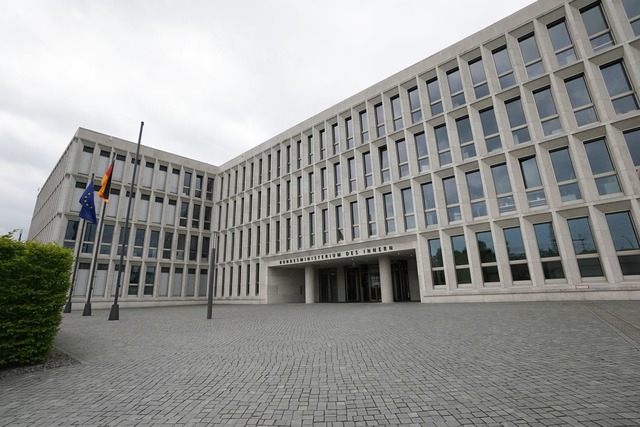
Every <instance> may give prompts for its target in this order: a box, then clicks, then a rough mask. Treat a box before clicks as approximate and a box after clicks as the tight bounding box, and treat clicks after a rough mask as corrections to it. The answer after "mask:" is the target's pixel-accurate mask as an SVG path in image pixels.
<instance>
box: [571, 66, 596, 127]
mask: <svg viewBox="0 0 640 427" xmlns="http://www.w3.org/2000/svg"><path fill="white" fill-rule="evenodd" d="M564 85H565V87H566V88H567V93H568V94H569V100H570V101H571V108H572V109H573V114H574V116H575V117H576V122H577V123H578V126H584V125H588V124H589V123H593V122H597V121H598V116H597V115H596V109H595V107H594V106H593V101H592V100H591V95H589V90H588V89H587V84H586V82H585V80H584V76H583V75H579V76H576V77H572V78H570V79H567V80H565V81H564Z"/></svg>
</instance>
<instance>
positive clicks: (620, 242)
mask: <svg viewBox="0 0 640 427" xmlns="http://www.w3.org/2000/svg"><path fill="white" fill-rule="evenodd" d="M605 216H606V217H607V224H608V225H609V232H610V233H611V239H613V245H614V247H615V248H616V254H617V255H618V262H619V263H620V269H621V270H622V274H623V275H625V276H628V275H638V274H640V245H638V235H637V234H636V230H635V227H634V226H633V222H632V221H631V215H630V212H628V211H625V212H615V213H608V214H606V215H605Z"/></svg>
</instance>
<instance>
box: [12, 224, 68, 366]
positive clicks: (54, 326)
mask: <svg viewBox="0 0 640 427" xmlns="http://www.w3.org/2000/svg"><path fill="white" fill-rule="evenodd" d="M72 263H73V255H72V253H71V251H70V250H69V249H66V248H61V247H59V246H56V245H54V244H42V243H37V242H17V241H15V240H13V239H12V238H11V234H8V235H4V236H0V368H1V367H7V366H18V365H33V364H36V363H39V362H42V361H43V360H45V359H46V358H47V356H48V355H49V353H50V352H51V349H52V348H53V343H54V339H55V336H56V334H57V332H58V328H59V327H60V322H61V321H62V308H63V306H64V304H65V301H66V299H67V293H68V292H69V286H71V283H70V280H69V277H70V274H71V265H72Z"/></svg>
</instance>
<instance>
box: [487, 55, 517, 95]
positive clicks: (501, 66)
mask: <svg viewBox="0 0 640 427" xmlns="http://www.w3.org/2000/svg"><path fill="white" fill-rule="evenodd" d="M492 54H493V63H494V64H495V66H496V72H497V73H498V81H499V82H500V88H501V89H506V88H508V87H510V86H513V85H514V84H516V78H515V77H514V75H513V67H512V66H511V59H509V51H508V50H507V46H502V47H500V48H498V49H496V50H494V51H493V52H492Z"/></svg>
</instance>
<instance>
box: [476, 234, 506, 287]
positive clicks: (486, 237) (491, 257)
mask: <svg viewBox="0 0 640 427" xmlns="http://www.w3.org/2000/svg"><path fill="white" fill-rule="evenodd" d="M476 240H477V241H478V252H479V255H480V265H481V267H482V280H483V282H484V283H498V282H500V273H499V272H498V264H497V262H496V249H495V247H494V245H493V237H492V236H491V231H482V232H479V233H476Z"/></svg>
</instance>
